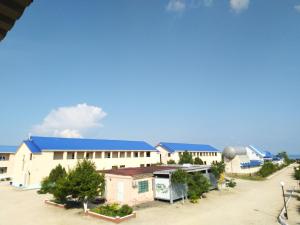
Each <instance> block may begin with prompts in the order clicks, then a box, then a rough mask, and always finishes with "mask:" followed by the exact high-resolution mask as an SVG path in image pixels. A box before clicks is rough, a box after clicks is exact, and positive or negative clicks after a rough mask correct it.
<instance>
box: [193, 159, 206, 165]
mask: <svg viewBox="0 0 300 225" xmlns="http://www.w3.org/2000/svg"><path fill="white" fill-rule="evenodd" d="M194 164H196V165H203V164H204V163H203V161H202V159H200V158H199V157H196V158H195V159H194Z"/></svg>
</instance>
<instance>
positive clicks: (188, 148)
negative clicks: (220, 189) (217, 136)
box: [156, 142, 222, 165]
mask: <svg viewBox="0 0 300 225" xmlns="http://www.w3.org/2000/svg"><path fill="white" fill-rule="evenodd" d="M156 149H157V150H158V151H159V152H160V157H161V158H160V159H161V162H162V163H163V164H166V163H167V162H168V161H169V160H174V161H175V162H176V163H178V162H179V159H180V155H181V154H182V153H183V152H188V153H190V154H191V155H192V156H193V158H196V157H198V158H200V159H201V160H202V161H203V163H204V165H211V164H212V163H213V162H219V161H221V160H222V153H221V151H219V150H218V149H216V148H214V147H212V146H210V145H203V144H185V143H169V142H160V143H159V144H158V145H157V146H156Z"/></svg>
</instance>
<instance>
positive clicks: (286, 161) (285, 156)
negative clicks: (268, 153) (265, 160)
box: [277, 151, 291, 165]
mask: <svg viewBox="0 0 300 225" xmlns="http://www.w3.org/2000/svg"><path fill="white" fill-rule="evenodd" d="M277 156H278V157H279V158H282V159H283V160H284V164H286V165H289V164H290V163H291V160H290V158H289V156H288V154H287V153H286V152H284V151H283V152H279V153H278V154H277Z"/></svg>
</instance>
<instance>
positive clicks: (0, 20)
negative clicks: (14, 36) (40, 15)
mask: <svg viewBox="0 0 300 225" xmlns="http://www.w3.org/2000/svg"><path fill="white" fill-rule="evenodd" d="M32 1H33V0H0V41H2V40H3V39H4V38H5V36H6V34H7V32H8V31H9V30H11V29H12V27H13V26H14V24H15V22H16V20H18V19H19V18H20V17H21V16H22V14H23V12H24V10H25V9H26V7H28V6H29V5H30V4H31V3H32Z"/></svg>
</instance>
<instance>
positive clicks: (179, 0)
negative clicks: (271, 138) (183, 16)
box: [166, 0, 186, 12]
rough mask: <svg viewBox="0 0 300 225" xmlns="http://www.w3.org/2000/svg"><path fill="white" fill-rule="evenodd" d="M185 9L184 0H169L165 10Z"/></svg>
mask: <svg viewBox="0 0 300 225" xmlns="http://www.w3.org/2000/svg"><path fill="white" fill-rule="evenodd" d="M185 9H186V1H185V0H170V1H169V3H168V5H167V7H166V10H167V11H170V12H183V11H184V10H185Z"/></svg>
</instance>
